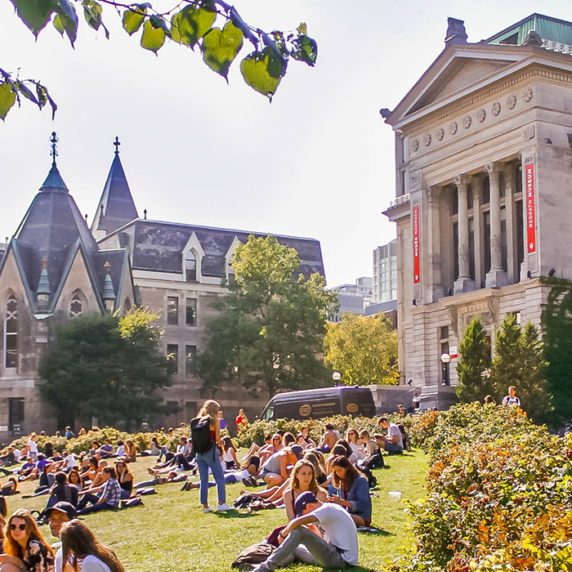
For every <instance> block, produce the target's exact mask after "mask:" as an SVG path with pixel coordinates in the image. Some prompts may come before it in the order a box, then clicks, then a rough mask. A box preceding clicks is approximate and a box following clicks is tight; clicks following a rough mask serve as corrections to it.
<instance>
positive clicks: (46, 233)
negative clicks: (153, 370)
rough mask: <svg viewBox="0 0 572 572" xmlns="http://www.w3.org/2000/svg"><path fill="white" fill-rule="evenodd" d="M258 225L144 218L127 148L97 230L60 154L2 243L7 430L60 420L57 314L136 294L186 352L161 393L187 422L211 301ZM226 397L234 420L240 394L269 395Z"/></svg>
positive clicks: (289, 240) (97, 308)
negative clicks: (47, 377)
mask: <svg viewBox="0 0 572 572" xmlns="http://www.w3.org/2000/svg"><path fill="white" fill-rule="evenodd" d="M249 234H251V233H247V232H242V231H234V230H228V229H221V228H211V227H203V226H196V225H191V224H179V223H170V222H160V221H151V220H147V219H146V217H145V218H144V219H140V218H139V215H138V212H137V209H136V207H135V203H134V200H133V197H132V194H131V191H130V189H129V185H128V183H127V179H126V176H125V172H124V170H123V166H122V164H121V160H120V158H119V154H118V152H117V151H116V154H115V157H114V159H113V163H112V166H111V170H110V172H109V176H108V178H107V182H106V184H105V187H104V190H103V194H102V197H101V200H100V201H99V203H98V206H97V210H96V214H95V217H94V219H93V223H92V225H91V229H90V228H89V227H88V225H87V222H86V220H85V219H84V217H82V215H81V213H80V212H79V210H78V208H77V206H76V204H75V201H74V199H73V196H72V195H71V194H70V192H69V191H68V188H67V187H66V185H65V183H64V181H63V179H62V177H61V175H60V173H59V171H58V168H57V165H56V163H55V160H54V162H53V164H52V168H51V170H50V172H49V174H48V177H47V179H46V181H45V182H44V184H43V185H42V187H41V188H40V191H39V193H38V194H37V195H36V197H35V198H34V200H33V201H32V204H31V206H30V208H29V209H28V212H27V213H26V215H25V216H24V219H23V220H22V222H21V224H20V226H19V227H18V229H17V231H16V233H15V234H14V236H13V238H12V239H11V240H10V241H9V243H8V244H5V245H1V244H0V309H1V315H0V320H1V323H2V336H1V343H0V441H8V440H10V439H11V438H12V437H13V435H14V433H15V432H16V433H18V432H22V433H23V432H26V433H27V432H30V431H39V430H46V431H48V432H51V431H55V429H56V428H57V424H58V422H57V420H56V419H54V417H53V412H52V411H51V409H50V408H49V407H48V406H47V405H46V404H44V403H42V402H41V401H40V399H39V395H38V386H39V384H41V383H42V380H41V379H40V378H39V375H38V363H39V359H40V356H41V355H42V353H43V352H44V351H49V350H48V346H49V340H50V339H51V338H52V336H53V328H54V326H55V324H57V323H58V322H60V321H62V320H67V319H74V318H77V317H79V316H81V315H85V314H89V313H94V312H101V313H103V312H115V311H122V312H125V311H128V310H129V309H130V308H131V307H132V306H133V305H134V304H136V305H141V306H143V307H148V308H149V309H150V310H152V311H156V312H159V313H160V315H161V318H160V321H159V326H160V327H161V328H162V329H163V330H164V331H165V334H164V336H163V350H164V352H165V354H171V355H173V356H174V358H175V360H176V368H175V369H176V373H175V376H174V384H173V386H172V387H170V388H169V389H168V390H167V391H166V392H165V394H164V396H163V397H164V399H165V401H166V402H168V403H170V404H172V405H176V406H178V408H179V413H177V414H174V415H172V416H171V417H169V418H168V419H165V420H163V423H164V424H165V425H176V424H178V423H179V422H181V421H188V420H189V419H190V418H191V417H192V416H194V415H195V414H196V411H197V407H198V405H200V403H199V402H200V399H201V398H200V396H199V388H200V386H201V381H200V380H199V379H198V378H197V377H196V371H195V365H196V355H197V353H198V352H201V351H202V350H203V343H204V341H203V340H204V332H205V324H206V322H207V320H208V319H209V317H211V316H213V315H214V310H213V309H212V308H211V304H212V302H213V301H214V300H215V299H216V298H217V297H219V296H224V295H225V293H226V292H227V290H226V289H225V288H223V287H222V281H223V279H225V280H227V281H228V280H231V279H232V276H231V275H230V274H229V273H230V272H231V271H232V269H231V267H230V262H231V259H232V255H233V252H234V248H235V246H236V244H237V243H238V242H239V241H240V242H246V240H247V239H248V235H249ZM254 234H255V235H257V234H256V233H254ZM257 236H260V235H257ZM276 238H277V239H278V240H279V242H280V243H281V244H284V245H286V246H289V247H292V248H295V249H296V250H297V251H298V253H299V255H300V259H301V266H300V269H299V271H300V272H302V273H304V274H305V275H310V274H312V273H314V272H320V273H323V263H322V254H321V249H320V243H319V242H317V241H316V240H312V239H305V238H294V237H285V236H277V237H276ZM216 397H217V399H218V400H219V401H220V402H221V404H222V407H223V409H226V410H227V413H228V418H229V419H230V418H231V417H232V416H233V415H236V412H237V410H238V407H239V404H240V407H243V408H245V410H246V412H247V414H249V415H251V416H254V415H255V414H257V413H259V412H260V410H261V408H262V406H263V404H264V400H265V398H266V397H267V396H266V395H262V396H261V398H260V399H256V398H253V397H251V396H250V394H247V393H245V392H242V391H241V390H240V389H236V388H234V389H230V388H228V389H226V390H223V391H221V392H219V393H218V394H217V395H216ZM89 421H90V420H85V422H87V423H89Z"/></svg>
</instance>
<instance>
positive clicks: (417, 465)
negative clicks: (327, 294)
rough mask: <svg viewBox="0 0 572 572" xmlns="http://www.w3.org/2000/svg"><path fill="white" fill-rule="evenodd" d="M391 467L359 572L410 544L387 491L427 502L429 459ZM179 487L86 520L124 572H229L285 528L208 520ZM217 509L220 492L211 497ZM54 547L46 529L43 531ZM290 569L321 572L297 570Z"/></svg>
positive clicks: (363, 541)
mask: <svg viewBox="0 0 572 572" xmlns="http://www.w3.org/2000/svg"><path fill="white" fill-rule="evenodd" d="M386 461H387V464H388V468H386V469H381V470H377V471H375V474H376V476H377V479H378V482H379V484H378V486H377V488H376V489H375V491H374V493H376V494H377V495H379V496H378V497H375V498H373V525H374V526H377V527H378V528H380V529H383V534H376V535H374V534H362V533H360V534H359V542H360V564H361V567H357V568H352V570H354V571H358V570H362V571H363V570H377V569H379V568H380V566H381V565H382V564H384V563H386V562H387V561H389V560H392V559H393V558H395V557H396V556H399V555H401V554H403V553H404V551H405V549H406V548H408V547H410V546H411V545H412V542H413V538H412V534H411V532H410V531H409V530H408V529H407V526H406V523H407V516H406V514H405V510H404V509H405V507H404V505H403V503H402V502H400V501H397V500H393V499H391V498H389V496H388V491H393V490H395V491H401V492H402V499H408V500H415V499H417V498H419V497H421V496H423V495H424V493H425V489H424V479H425V473H426V470H427V464H426V458H425V455H424V454H423V453H421V452H419V451H414V452H412V453H406V454H405V455H403V456H392V457H386ZM152 462H154V459H150V458H148V459H142V460H139V461H138V462H137V463H135V464H133V465H131V466H132V470H133V472H134V474H135V479H136V481H139V480H143V479H146V478H148V477H147V468H148V467H149V466H150V465H151V464H152ZM34 486H35V485H34V484H33V483H24V484H23V485H22V486H21V490H22V493H21V494H29V493H30V492H31V489H33V487H34ZM180 486H181V485H180V484H179V485H163V486H159V487H157V488H156V490H157V492H158V494H157V495H153V496H146V497H144V503H145V506H143V507H135V508H131V509H127V510H124V511H118V512H103V513H99V514H94V515H89V516H86V517H85V522H86V523H87V524H88V525H89V526H90V527H91V528H92V530H94V532H95V533H96V534H97V535H98V537H99V538H100V539H101V540H102V541H103V542H105V543H107V544H108V545H109V546H111V547H112V548H113V550H115V551H116V553H117V554H118V556H119V558H120V559H121V561H122V562H123V565H124V566H125V570H126V571H127V572H159V571H160V572H191V571H192V572H199V571H200V572H206V571H218V570H230V569H231V568H230V565H231V563H232V561H233V560H234V558H235V557H236V556H237V555H238V554H239V553H240V552H241V550H242V549H243V548H244V547H246V546H248V545H250V544H253V543H255V542H260V541H261V540H262V539H263V538H264V537H265V536H266V535H267V534H268V533H269V532H270V531H271V530H273V529H274V528H275V527H276V526H279V525H281V524H285V522H286V513H285V511H284V510H279V509H276V510H266V511H260V512H253V513H248V512H247V511H238V512H229V513H227V514H222V513H221V514H217V513H211V514H203V512H202V508H201V506H200V504H199V493H198V491H197V490H193V491H190V492H180ZM242 488H243V486H242V485H240V484H236V485H231V486H228V487H227V496H228V500H229V504H230V503H231V502H232V501H234V499H236V498H237V497H238V495H239V494H240V490H241V489H242ZM209 498H210V501H211V503H215V502H216V489H215V488H211V489H210V493H209ZM45 502H46V497H39V498H35V499H22V498H20V495H18V496H13V497H8V505H9V511H13V510H15V509H16V508H29V509H31V508H37V509H40V508H41V507H43V506H44V503H45ZM42 531H43V533H44V534H45V535H46V536H47V538H48V539H49V540H50V541H55V540H54V539H52V537H51V535H50V532H49V528H48V527H47V526H44V527H42ZM292 570H296V571H297V572H301V571H315V570H321V569H320V568H316V567H313V566H307V565H303V566H302V565H299V566H294V567H292Z"/></svg>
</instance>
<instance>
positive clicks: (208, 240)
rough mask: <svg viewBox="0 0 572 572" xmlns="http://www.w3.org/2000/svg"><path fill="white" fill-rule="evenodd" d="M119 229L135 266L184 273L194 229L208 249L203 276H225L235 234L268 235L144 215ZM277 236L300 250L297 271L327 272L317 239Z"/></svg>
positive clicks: (242, 236) (241, 237) (245, 236)
mask: <svg viewBox="0 0 572 572" xmlns="http://www.w3.org/2000/svg"><path fill="white" fill-rule="evenodd" d="M116 233H118V234H119V235H120V236H119V238H120V242H121V244H122V245H124V244H126V241H127V240H128V241H129V245H130V246H129V247H130V249H131V251H132V253H133V254H132V266H133V268H134V269H139V270H152V271H155V272H170V273H176V274H182V273H183V250H184V248H185V246H186V245H187V243H188V242H189V239H190V238H191V236H192V235H193V233H195V234H196V236H197V239H198V241H199V243H200V245H201V247H202V249H203V250H204V252H205V256H204V258H203V260H202V266H201V272H202V274H203V276H211V277H216V278H223V277H225V276H226V269H225V261H226V258H225V257H226V254H227V252H228V250H229V248H230V247H231V245H232V243H233V241H234V238H235V237H237V238H238V240H240V241H241V242H246V241H247V240H248V237H249V235H251V234H253V235H254V236H257V237H259V236H267V234H265V233H259V232H247V231H243V230H231V229H225V228H216V227H206V226H198V225H192V224H180V223H170V222H162V221H151V220H141V219H138V220H135V221H132V222H131V223H129V224H127V225H126V226H124V227H123V228H121V229H119V230H118V231H116ZM274 236H276V238H277V240H278V242H280V244H283V245H285V246H288V247H290V248H295V249H296V250H297V252H298V255H299V256H300V259H301V264H300V268H299V270H298V273H302V274H304V275H305V276H309V275H310V274H313V273H315V272H319V273H320V274H322V275H324V263H323V260H322V250H321V247H320V243H319V242H318V241H317V240H315V239H311V238H297V237H293V236H280V235H274ZM107 238H108V237H106V238H105V239H102V241H104V240H106V239H107ZM100 242H101V241H100Z"/></svg>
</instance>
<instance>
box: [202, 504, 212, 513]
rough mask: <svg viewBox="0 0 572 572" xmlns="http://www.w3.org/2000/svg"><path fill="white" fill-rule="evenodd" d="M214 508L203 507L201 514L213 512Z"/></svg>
mask: <svg viewBox="0 0 572 572" xmlns="http://www.w3.org/2000/svg"><path fill="white" fill-rule="evenodd" d="M213 510H214V508H212V507H210V506H203V512H204V513H207V512H213Z"/></svg>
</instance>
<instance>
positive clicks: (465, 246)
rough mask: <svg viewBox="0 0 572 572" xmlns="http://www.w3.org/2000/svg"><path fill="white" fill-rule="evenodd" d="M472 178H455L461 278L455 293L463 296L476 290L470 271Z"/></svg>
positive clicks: (456, 282) (459, 277) (462, 176)
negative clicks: (469, 195) (457, 198)
mask: <svg viewBox="0 0 572 572" xmlns="http://www.w3.org/2000/svg"><path fill="white" fill-rule="evenodd" d="M469 182H470V177H468V176H467V175H459V176H458V177H455V184H456V185H457V191H458V195H459V208H458V213H459V216H458V219H457V220H458V225H459V226H458V229H459V233H458V234H459V245H458V250H459V276H458V277H457V280H455V285H454V293H455V295H457V294H462V293H463V292H470V291H471V290H474V289H475V283H474V282H473V281H472V280H471V274H470V271H469V205H468V202H467V195H468V188H469Z"/></svg>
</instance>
